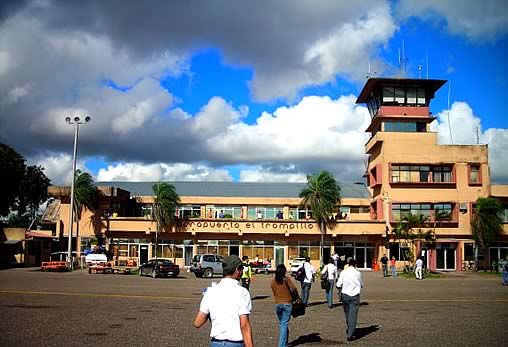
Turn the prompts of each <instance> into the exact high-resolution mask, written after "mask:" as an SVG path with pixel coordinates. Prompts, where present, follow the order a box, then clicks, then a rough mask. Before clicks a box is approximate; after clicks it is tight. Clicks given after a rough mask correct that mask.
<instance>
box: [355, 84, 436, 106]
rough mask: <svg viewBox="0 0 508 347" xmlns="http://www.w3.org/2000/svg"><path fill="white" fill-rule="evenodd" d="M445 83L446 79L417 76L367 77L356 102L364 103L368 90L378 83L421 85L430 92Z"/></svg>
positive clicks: (375, 86)
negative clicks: (420, 77)
mask: <svg viewBox="0 0 508 347" xmlns="http://www.w3.org/2000/svg"><path fill="white" fill-rule="evenodd" d="M445 83H446V80H431V79H419V78H417V79H416V78H369V79H368V81H367V83H365V85H364V86H363V89H362V91H361V92H360V95H359V96H358V99H357V100H356V103H357V104H361V103H366V102H367V101H368V100H369V97H370V92H371V91H372V90H374V89H376V88H377V87H378V86H379V85H380V84H399V85H414V86H421V87H424V88H426V89H428V90H431V91H432V93H435V92H436V91H437V90H438V89H439V88H441V87H442V86H443V84H445Z"/></svg>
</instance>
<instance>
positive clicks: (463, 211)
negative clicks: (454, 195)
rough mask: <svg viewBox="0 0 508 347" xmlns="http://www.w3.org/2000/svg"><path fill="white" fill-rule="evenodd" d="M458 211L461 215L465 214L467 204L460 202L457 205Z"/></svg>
mask: <svg viewBox="0 0 508 347" xmlns="http://www.w3.org/2000/svg"><path fill="white" fill-rule="evenodd" d="M459 210H460V212H462V213H466V212H467V203H464V202H461V203H460V204H459Z"/></svg>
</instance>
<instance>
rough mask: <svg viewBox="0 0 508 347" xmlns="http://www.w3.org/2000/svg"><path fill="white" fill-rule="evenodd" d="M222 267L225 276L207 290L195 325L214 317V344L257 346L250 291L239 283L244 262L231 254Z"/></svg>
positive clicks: (216, 345)
mask: <svg viewBox="0 0 508 347" xmlns="http://www.w3.org/2000/svg"><path fill="white" fill-rule="evenodd" d="M222 269H223V272H224V278H223V279H222V281H220V282H219V284H217V285H216V286H213V287H210V288H209V289H208V290H207V291H206V292H205V295H204V297H203V299H202V300H201V304H200V306H199V312H198V314H197V315H196V318H195V319H194V326H195V327H196V328H200V327H202V326H203V325H204V324H205V323H206V321H207V319H210V321H211V323H212V329H211V331H210V337H211V341H210V345H209V346H210V347H218V346H235V347H241V346H244V347H253V346H254V343H253V340H252V329H251V325H250V319H249V315H250V311H251V308H252V304H251V299H250V294H249V291H248V290H247V289H245V288H243V287H242V286H240V284H239V283H238V280H239V279H240V278H241V276H242V272H243V265H242V261H241V260H240V258H238V256H236V255H230V256H227V257H225V258H224V261H223V263H222Z"/></svg>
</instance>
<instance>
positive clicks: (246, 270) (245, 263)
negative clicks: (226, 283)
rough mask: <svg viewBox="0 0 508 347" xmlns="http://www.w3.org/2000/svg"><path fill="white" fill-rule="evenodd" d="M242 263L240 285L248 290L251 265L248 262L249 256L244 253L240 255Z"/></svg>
mask: <svg viewBox="0 0 508 347" xmlns="http://www.w3.org/2000/svg"><path fill="white" fill-rule="evenodd" d="M242 265H243V272H242V287H244V288H245V289H247V290H249V288H250V282H251V281H252V267H251V266H250V264H249V257H248V256H246V255H244V256H243V257H242Z"/></svg>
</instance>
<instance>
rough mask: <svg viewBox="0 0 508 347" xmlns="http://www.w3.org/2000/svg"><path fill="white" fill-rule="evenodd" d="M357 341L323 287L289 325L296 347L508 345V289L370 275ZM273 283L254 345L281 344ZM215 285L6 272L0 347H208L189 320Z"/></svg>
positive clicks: (491, 280) (262, 296)
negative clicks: (347, 337) (347, 336)
mask: <svg viewBox="0 0 508 347" xmlns="http://www.w3.org/2000/svg"><path fill="white" fill-rule="evenodd" d="M364 278H365V282H366V288H365V290H364V292H363V293H362V306H361V308H360V314H359V330H358V332H359V335H360V338H359V339H358V340H356V341H353V342H346V341H345V332H344V330H345V322H344V314H343V311H342V307H341V306H338V305H336V307H334V308H333V309H329V308H328V307H327V306H326V304H325V302H324V292H323V291H322V290H321V289H320V288H319V283H318V282H316V283H315V284H314V285H313V287H312V291H311V300H310V302H311V305H312V306H311V307H309V308H308V311H307V314H306V315H305V316H304V317H299V318H296V319H292V320H291V322H290V341H291V345H292V346H337V345H342V344H350V345H357V346H361V345H375V346H394V345H397V346H428V345H438V346H439V345H443V346H444V345H446V346H449V345H453V346H506V344H507V342H506V329H507V327H508V287H503V286H502V285H501V279H500V278H499V277H497V278H496V277H493V276H485V275H479V274H453V275H447V276H446V277H443V278H438V279H426V280H423V281H416V280H414V279H406V278H400V277H399V278H396V279H392V278H382V276H381V274H380V273H379V272H375V273H374V272H365V273H364ZM270 279H271V276H267V275H258V276H256V281H255V282H254V283H253V286H252V289H251V295H252V298H253V313H252V316H251V319H252V322H253V331H254V336H255V337H254V339H255V343H256V345H257V346H276V345H277V340H278V330H277V329H278V325H277V321H276V317H275V314H274V307H273V303H272V298H271V292H270ZM219 280H220V279H219V278H217V279H214V281H219ZM210 282H211V281H210V280H205V279H196V278H194V277H193V276H192V275H191V274H188V273H184V274H183V276H181V277H179V278H176V279H171V278H170V279H152V278H149V277H139V276H136V275H130V276H129V275H100V274H91V275H89V274H88V273H87V272H85V271H83V270H81V271H75V272H72V273H47V272H44V273H43V272H40V271H38V270H36V269H10V270H3V271H0V313H1V315H2V323H1V325H0V346H33V345H38V346H121V345H125V346H140V345H144V346H147V347H148V346H149V347H156V346H185V347H187V346H206V345H207V343H208V334H209V331H210V327H209V326H208V325H207V326H205V327H203V328H201V329H199V330H196V329H195V328H194V327H193V326H192V320H193V318H194V315H195V313H196V310H197V309H198V306H199V301H200V299H201V291H202V289H203V288H204V287H207V286H208V285H209V284H210Z"/></svg>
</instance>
